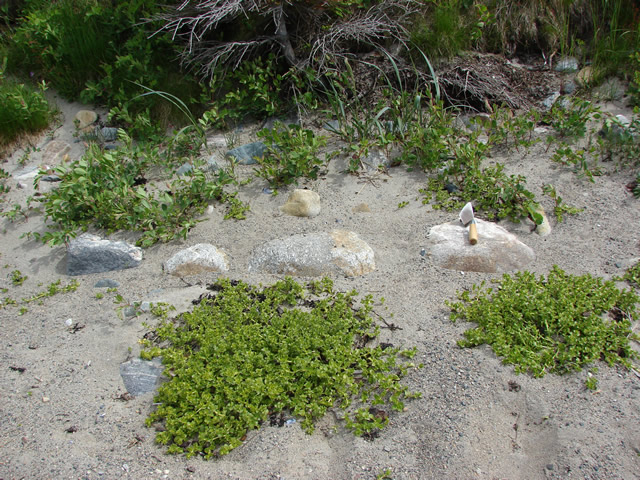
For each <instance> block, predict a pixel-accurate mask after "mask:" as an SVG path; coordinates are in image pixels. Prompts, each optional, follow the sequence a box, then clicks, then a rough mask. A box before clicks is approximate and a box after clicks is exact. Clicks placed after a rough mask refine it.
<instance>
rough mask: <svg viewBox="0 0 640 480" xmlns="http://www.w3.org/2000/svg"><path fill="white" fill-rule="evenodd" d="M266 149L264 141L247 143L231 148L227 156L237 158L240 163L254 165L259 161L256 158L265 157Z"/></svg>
mask: <svg viewBox="0 0 640 480" xmlns="http://www.w3.org/2000/svg"><path fill="white" fill-rule="evenodd" d="M266 150H267V146H266V145H265V144H264V143H262V142H253V143H247V144H246V145H242V146H240V147H237V148H234V149H232V150H229V151H228V152H227V153H226V154H225V157H226V158H230V157H232V158H235V159H236V160H237V162H238V163H239V164H240V165H254V164H256V163H258V162H257V160H256V158H263V157H264V154H265V151H266Z"/></svg>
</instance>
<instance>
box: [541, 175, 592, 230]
mask: <svg viewBox="0 0 640 480" xmlns="http://www.w3.org/2000/svg"><path fill="white" fill-rule="evenodd" d="M542 192H543V193H544V194H546V195H548V196H549V197H550V198H551V199H552V200H554V201H555V203H556V204H555V206H554V207H553V213H555V215H556V220H558V222H562V218H563V217H562V216H563V215H564V214H565V213H568V214H569V215H576V214H578V213H580V212H581V211H582V210H583V209H582V208H577V207H572V206H571V205H567V204H566V203H564V201H563V200H562V197H561V196H560V195H558V192H556V189H555V187H554V186H553V185H551V184H546V185H543V186H542Z"/></svg>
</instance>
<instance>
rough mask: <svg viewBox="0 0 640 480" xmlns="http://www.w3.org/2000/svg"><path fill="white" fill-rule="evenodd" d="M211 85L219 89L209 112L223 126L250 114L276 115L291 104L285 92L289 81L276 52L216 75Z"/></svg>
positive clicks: (261, 115)
mask: <svg viewBox="0 0 640 480" xmlns="http://www.w3.org/2000/svg"><path fill="white" fill-rule="evenodd" d="M210 85H211V87H212V88H215V90H216V92H214V95H215V97H216V98H214V100H213V101H212V102H211V108H210V110H209V112H210V113H209V115H211V116H212V118H215V120H216V121H215V123H214V124H216V125H217V126H220V127H223V126H227V127H228V126H229V123H233V122H239V121H242V120H243V119H244V118H245V117H247V116H251V117H255V118H266V117H272V116H275V115H278V114H281V113H284V112H285V111H286V109H287V107H289V103H288V101H287V99H286V97H285V96H284V95H283V90H284V86H285V81H284V80H283V75H282V72H281V69H279V67H278V63H277V61H276V57H275V55H273V54H271V55H269V56H268V57H266V58H265V59H262V58H257V59H254V60H248V61H245V62H243V63H242V64H240V66H239V68H237V69H234V70H233V71H231V72H228V73H226V74H225V75H221V74H217V75H214V76H213V78H212V79H211V82H210Z"/></svg>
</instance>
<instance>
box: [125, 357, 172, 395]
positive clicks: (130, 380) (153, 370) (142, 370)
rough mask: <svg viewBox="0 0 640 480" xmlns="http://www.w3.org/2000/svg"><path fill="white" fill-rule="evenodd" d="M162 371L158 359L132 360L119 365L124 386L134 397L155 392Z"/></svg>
mask: <svg viewBox="0 0 640 480" xmlns="http://www.w3.org/2000/svg"><path fill="white" fill-rule="evenodd" d="M162 371H163V367H162V363H161V361H160V360H159V359H154V360H152V361H145V360H140V359H139V358H134V359H133V360H129V361H128V362H124V363H122V364H120V376H121V377H122V381H123V383H124V386H125V388H126V389H127V392H129V393H130V394H131V395H133V396H134V397H137V396H138V395H143V394H145V393H149V392H153V391H155V389H156V387H157V386H158V384H159V383H160V378H161V376H162Z"/></svg>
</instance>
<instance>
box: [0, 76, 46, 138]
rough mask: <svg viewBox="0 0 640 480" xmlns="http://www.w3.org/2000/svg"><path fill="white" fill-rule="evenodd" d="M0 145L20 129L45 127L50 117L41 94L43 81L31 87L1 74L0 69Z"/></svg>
mask: <svg viewBox="0 0 640 480" xmlns="http://www.w3.org/2000/svg"><path fill="white" fill-rule="evenodd" d="M0 82H2V83H1V84H0V148H2V147H4V146H6V145H7V144H9V143H11V142H12V141H14V140H15V139H16V138H17V137H18V136H19V135H21V134H22V133H34V132H37V131H39V130H42V129H44V128H46V127H47V126H48V125H49V121H50V120H51V117H52V110H51V107H50V105H49V102H48V101H47V99H46V98H45V96H44V92H45V90H46V87H45V85H44V84H41V85H39V87H38V88H37V89H36V88H33V87H31V86H29V85H28V84H24V83H18V82H16V81H13V80H6V79H4V78H3V75H2V72H1V71H0Z"/></svg>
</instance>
